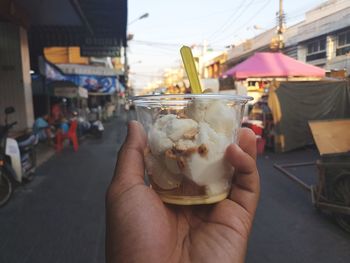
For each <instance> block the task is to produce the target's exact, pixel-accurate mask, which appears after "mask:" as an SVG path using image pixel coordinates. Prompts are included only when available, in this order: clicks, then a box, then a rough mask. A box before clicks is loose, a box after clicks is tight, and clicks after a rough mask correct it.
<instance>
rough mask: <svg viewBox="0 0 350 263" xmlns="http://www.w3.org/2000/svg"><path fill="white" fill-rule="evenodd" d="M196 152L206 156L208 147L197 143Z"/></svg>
mask: <svg viewBox="0 0 350 263" xmlns="http://www.w3.org/2000/svg"><path fill="white" fill-rule="evenodd" d="M198 153H199V155H200V156H202V157H204V156H207V155H208V147H207V146H206V145H205V144H201V145H199V147H198Z"/></svg>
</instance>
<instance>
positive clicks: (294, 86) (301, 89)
mask: <svg viewBox="0 0 350 263" xmlns="http://www.w3.org/2000/svg"><path fill="white" fill-rule="evenodd" d="M269 107H270V108H271V111H272V115H273V119H274V123H275V131H274V132H275V150H276V151H282V152H284V151H290V150H293V149H296V148H299V147H303V146H305V145H308V144H312V143H313V142H314V141H313V137H312V135H311V132H310V128H309V125H308V122H309V121H314V120H335V119H348V118H350V85H349V82H347V81H305V82H290V81H285V82H281V83H280V84H279V86H278V87H277V88H276V89H271V90H270V92H269ZM349 129H350V127H349ZM349 129H348V130H349ZM348 130H347V132H348Z"/></svg>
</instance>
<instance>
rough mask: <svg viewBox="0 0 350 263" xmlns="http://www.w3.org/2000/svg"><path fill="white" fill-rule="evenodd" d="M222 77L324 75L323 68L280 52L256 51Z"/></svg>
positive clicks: (319, 76)
mask: <svg viewBox="0 0 350 263" xmlns="http://www.w3.org/2000/svg"><path fill="white" fill-rule="evenodd" d="M222 76H223V77H227V76H231V77H234V78H235V79H247V78H254V77H266V78H269V77H270V78H271V77H276V78H278V77H286V78H288V77H318V78H323V77H324V76H325V70H324V69H322V68H319V67H316V66H313V65H310V64H306V63H304V62H301V61H299V60H296V59H294V58H291V57H289V56H286V55H284V54H282V53H269V52H258V53H255V54H254V55H253V56H251V57H249V58H248V59H246V60H245V61H243V62H242V63H240V64H238V65H236V66H234V67H233V68H231V69H229V70H228V71H226V72H225V73H223V74H222Z"/></svg>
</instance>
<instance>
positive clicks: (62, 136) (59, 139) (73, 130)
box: [56, 120, 79, 152]
mask: <svg viewBox="0 0 350 263" xmlns="http://www.w3.org/2000/svg"><path fill="white" fill-rule="evenodd" d="M77 128H78V122H77V121H76V120H73V121H71V123H70V127H69V130H68V132H66V133H63V132H62V131H59V132H57V134H56V151H58V152H60V151H62V149H63V142H64V140H66V139H68V140H69V141H71V142H72V144H73V149H74V151H75V152H77V151H78V149H79V144H78V136H77Z"/></svg>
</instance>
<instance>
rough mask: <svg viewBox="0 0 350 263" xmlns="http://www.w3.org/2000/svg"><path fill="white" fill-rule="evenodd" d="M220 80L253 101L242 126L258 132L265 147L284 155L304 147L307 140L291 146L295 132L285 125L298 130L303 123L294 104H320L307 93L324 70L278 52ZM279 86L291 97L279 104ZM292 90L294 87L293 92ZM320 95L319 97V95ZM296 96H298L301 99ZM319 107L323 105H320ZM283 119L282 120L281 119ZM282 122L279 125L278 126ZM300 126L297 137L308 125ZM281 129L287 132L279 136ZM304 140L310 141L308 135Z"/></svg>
mask: <svg viewBox="0 0 350 263" xmlns="http://www.w3.org/2000/svg"><path fill="white" fill-rule="evenodd" d="M222 77H226V78H232V79H233V80H234V81H235V84H236V86H237V85H238V86H239V85H243V86H245V87H246V88H247V91H248V95H249V96H252V97H253V98H254V101H253V103H252V105H250V112H249V118H248V119H245V122H246V123H245V125H246V126H248V127H251V128H253V129H254V130H255V131H257V132H256V133H257V135H258V136H261V137H262V138H261V140H263V141H264V143H266V145H268V146H270V147H271V148H273V149H274V150H277V151H287V150H291V149H294V148H297V147H300V146H303V145H305V143H306V142H309V141H310V140H307V139H306V140H304V141H303V142H301V141H302V140H300V142H299V141H297V143H294V140H295V139H297V138H296V137H295V136H294V135H293V136H292V135H291V134H292V132H293V130H294V129H289V130H288V125H291V126H293V127H297V126H300V123H301V122H302V121H301V120H300V119H298V117H300V116H304V115H303V113H300V112H299V115H298V114H297V113H296V112H297V111H298V109H301V108H298V109H296V110H294V109H295V105H296V104H297V103H301V104H302V100H303V97H304V96H306V97H308V96H311V98H310V101H313V99H314V100H315V102H316V103H320V102H319V100H320V99H321V100H322V98H321V97H320V96H318V97H317V96H316V97H315V96H313V95H312V94H315V92H316V93H317V91H316V90H312V89H308V88H307V87H308V86H314V87H318V86H319V83H320V81H321V80H322V79H324V77H325V70H324V69H322V68H319V67H315V66H313V65H309V64H306V63H304V62H301V61H298V60H296V59H294V58H291V57H289V56H286V55H284V54H282V53H279V52H276V53H269V52H261V53H259V52H258V53H255V54H254V55H253V56H251V57H250V58H248V59H247V60H245V61H243V62H242V63H240V64H238V65H236V66H234V67H233V68H231V69H229V70H227V71H226V72H225V73H224V74H223V75H222ZM281 83H283V85H282V86H284V85H288V87H291V93H290V94H288V95H286V96H284V97H283V98H287V99H284V100H282V101H281V100H280V99H279V96H281V95H280V94H283V91H284V89H283V88H282V89H281V90H279V91H278V92H277V90H278V88H279V87H280V85H281ZM301 83H302V85H304V86H305V93H304V94H302V93H300V88H298V87H299V85H301ZM330 83H333V82H329V85H330V86H332V84H330ZM292 87H295V89H293V88H292ZM288 90H289V89H288ZM320 92H321V93H322V91H320ZM329 92H330V93H329V94H333V92H335V93H336V91H335V89H333V88H330V89H329ZM294 93H295V94H294ZM321 93H320V94H321ZM326 93H327V92H326ZM296 94H299V95H300V97H298V95H296ZM330 96H331V95H330ZM328 102H329V104H330V103H332V102H331V100H330V101H328ZM329 104H328V105H329ZM315 105H316V104H315ZM321 105H323V104H322V103H321ZM281 109H283V110H281ZM308 110H309V112H310V114H312V112H315V110H314V109H313V108H310V109H308ZM289 111H291V112H294V113H295V114H297V115H296V116H298V117H296V118H292V117H290V116H289V115H288V114H287V112H289ZM282 115H283V116H284V117H283V118H282ZM335 115H337V116H338V115H341V114H335ZM309 117H310V116H307V114H305V119H309ZM331 117H333V116H331ZM300 118H301V117H300ZM302 118H304V117H302ZM281 120H282V122H280V121H281ZM303 120H304V119H303ZM302 123H303V129H301V128H300V127H299V128H298V132H299V133H300V137H303V136H304V135H305V133H306V132H305V127H306V126H307V124H305V125H304V122H302ZM284 127H285V129H286V130H287V131H283V132H282V130H283V128H284ZM281 129H282V130H281ZM294 131H296V129H295V130H294ZM280 135H281V136H280ZM283 135H284V136H283ZM307 138H310V136H309V134H308V137H307ZM259 139H260V138H259ZM286 141H287V142H286Z"/></svg>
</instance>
